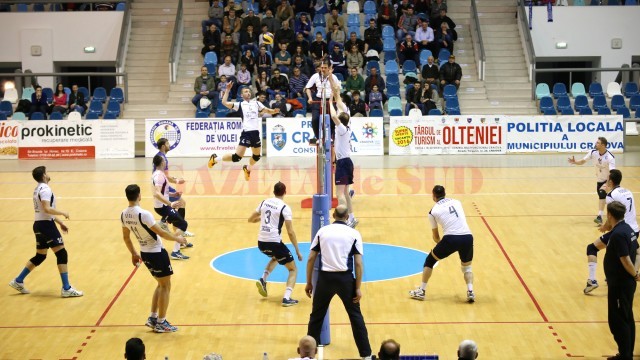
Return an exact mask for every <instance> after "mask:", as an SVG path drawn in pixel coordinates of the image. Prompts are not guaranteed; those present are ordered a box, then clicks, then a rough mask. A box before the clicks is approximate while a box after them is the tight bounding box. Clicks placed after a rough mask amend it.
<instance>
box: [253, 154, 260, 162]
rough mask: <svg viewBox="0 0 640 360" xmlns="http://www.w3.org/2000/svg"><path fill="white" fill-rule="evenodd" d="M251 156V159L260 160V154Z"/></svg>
mask: <svg viewBox="0 0 640 360" xmlns="http://www.w3.org/2000/svg"><path fill="white" fill-rule="evenodd" d="M251 158H252V159H253V161H260V158H261V156H260V155H252V156H251Z"/></svg>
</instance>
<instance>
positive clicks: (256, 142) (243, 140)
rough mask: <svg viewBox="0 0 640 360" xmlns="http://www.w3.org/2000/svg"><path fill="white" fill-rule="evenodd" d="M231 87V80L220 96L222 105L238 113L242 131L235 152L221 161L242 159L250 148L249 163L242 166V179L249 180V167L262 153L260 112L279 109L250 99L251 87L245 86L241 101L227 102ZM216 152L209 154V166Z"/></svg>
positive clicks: (214, 161)
mask: <svg viewBox="0 0 640 360" xmlns="http://www.w3.org/2000/svg"><path fill="white" fill-rule="evenodd" d="M232 87H233V82H229V83H227V89H226V91H225V92H224V95H223V96H222V105H224V106H226V107H227V108H229V109H232V110H234V111H237V112H239V113H240V117H241V118H242V133H241V134H240V143H239V144H238V146H237V147H236V152H235V153H233V154H225V155H224V156H223V157H222V161H233V162H238V161H240V160H242V157H243V156H244V153H245V152H246V151H247V148H248V147H250V148H251V152H252V156H251V160H249V165H244V166H242V171H243V172H244V179H245V180H247V181H249V178H250V177H251V169H252V168H253V166H254V165H255V164H256V163H257V162H258V161H259V160H260V157H261V156H260V154H261V153H262V141H261V139H260V128H261V127H262V114H263V113H267V114H271V115H275V114H277V113H279V112H280V110H279V109H269V108H267V107H265V106H264V105H262V103H261V102H259V101H258V100H256V99H251V89H249V88H248V87H245V88H244V89H242V101H241V102H228V101H227V99H229V93H230V92H231V88H232ZM217 157H218V155H217V154H211V156H210V157H209V163H208V164H207V165H208V166H209V168H212V167H213V165H215V164H217V163H218V161H217V160H216V158H217Z"/></svg>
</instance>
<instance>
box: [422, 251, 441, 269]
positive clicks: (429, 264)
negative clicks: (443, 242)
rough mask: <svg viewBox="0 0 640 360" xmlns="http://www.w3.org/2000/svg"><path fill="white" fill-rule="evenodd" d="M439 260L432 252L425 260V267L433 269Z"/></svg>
mask: <svg viewBox="0 0 640 360" xmlns="http://www.w3.org/2000/svg"><path fill="white" fill-rule="evenodd" d="M437 262H438V260H437V259H436V258H435V257H434V256H433V255H431V254H429V255H427V259H426V260H425V261H424V267H428V268H431V269H433V266H434V265H435V264H436V263H437Z"/></svg>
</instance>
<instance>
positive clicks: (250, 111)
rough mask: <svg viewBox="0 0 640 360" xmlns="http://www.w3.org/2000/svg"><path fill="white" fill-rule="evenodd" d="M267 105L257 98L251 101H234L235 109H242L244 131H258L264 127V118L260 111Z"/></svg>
mask: <svg viewBox="0 0 640 360" xmlns="http://www.w3.org/2000/svg"><path fill="white" fill-rule="evenodd" d="M264 109H265V106H264V104H262V103H261V102H260V101H258V100H256V99H251V100H249V101H245V100H242V102H234V103H233V110H234V111H238V110H240V117H241V118H242V130H244V131H256V130H258V131H259V130H260V128H261V127H262V118H261V117H260V111H262V110H264Z"/></svg>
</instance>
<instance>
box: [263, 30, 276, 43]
mask: <svg viewBox="0 0 640 360" xmlns="http://www.w3.org/2000/svg"><path fill="white" fill-rule="evenodd" d="M262 40H263V41H264V43H265V44H267V45H272V44H273V34H272V33H270V32H268V33H266V34H264V35H262Z"/></svg>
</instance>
